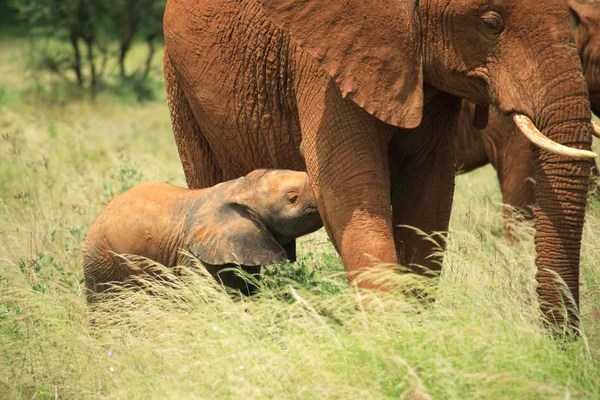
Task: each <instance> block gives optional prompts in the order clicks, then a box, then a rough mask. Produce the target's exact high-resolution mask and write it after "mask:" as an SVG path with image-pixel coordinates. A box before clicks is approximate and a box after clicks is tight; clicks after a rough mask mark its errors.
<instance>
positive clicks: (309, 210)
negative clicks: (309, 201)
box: [303, 206, 319, 216]
mask: <svg viewBox="0 0 600 400" xmlns="http://www.w3.org/2000/svg"><path fill="white" fill-rule="evenodd" d="M303 214H304V215H306V216H313V215H318V214H319V210H317V207H316V206H308V207H305V208H304V210H303Z"/></svg>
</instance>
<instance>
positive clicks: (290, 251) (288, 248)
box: [283, 240, 296, 262]
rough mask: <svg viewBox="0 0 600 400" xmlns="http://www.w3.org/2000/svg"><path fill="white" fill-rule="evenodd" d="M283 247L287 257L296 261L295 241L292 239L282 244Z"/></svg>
mask: <svg viewBox="0 0 600 400" xmlns="http://www.w3.org/2000/svg"><path fill="white" fill-rule="evenodd" d="M283 249H284V250H285V254H286V255H287V259H288V260H290V261H293V262H296V241H295V240H292V241H291V242H289V243H288V244H286V245H285V246H283Z"/></svg>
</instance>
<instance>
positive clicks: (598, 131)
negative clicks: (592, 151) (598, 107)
mask: <svg viewBox="0 0 600 400" xmlns="http://www.w3.org/2000/svg"><path fill="white" fill-rule="evenodd" d="M592 128H594V129H592V135H594V136H596V137H597V138H600V124H599V123H597V122H595V121H592Z"/></svg>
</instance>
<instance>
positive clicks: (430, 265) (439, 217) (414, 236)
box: [390, 93, 460, 276]
mask: <svg viewBox="0 0 600 400" xmlns="http://www.w3.org/2000/svg"><path fill="white" fill-rule="evenodd" d="M438 102H439V103H438ZM459 105H460V101H459V100H458V99H457V98H454V97H453V96H450V95H446V94H442V93H440V94H438V95H437V96H435V97H434V99H430V100H429V102H428V103H427V105H426V108H425V111H426V113H425V115H427V117H428V119H427V120H424V121H423V123H422V124H421V126H419V127H418V128H417V129H413V130H410V131H406V130H399V131H398V133H397V134H396V137H395V138H394V140H393V141H392V143H391V145H390V171H391V185H392V187H391V194H392V208H393V223H394V242H395V246H396V252H397V257H398V262H399V263H400V264H401V265H403V266H404V267H406V268H409V269H410V270H411V271H412V272H414V273H417V274H420V275H428V276H437V275H439V273H440V272H441V268H442V258H443V257H442V252H443V250H444V249H445V246H446V232H447V231H448V225H449V223H450V211H451V209H452V200H453V195H454V180H455V129H456V123H455V120H456V116H457V113H458V110H459ZM430 109H432V110H435V112H430V113H427V111H428V110H430ZM431 239H433V240H431Z"/></svg>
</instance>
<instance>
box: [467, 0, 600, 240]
mask: <svg viewBox="0 0 600 400" xmlns="http://www.w3.org/2000/svg"><path fill="white" fill-rule="evenodd" d="M568 5H569V9H570V12H571V14H572V18H573V19H572V20H573V28H574V33H575V38H576V42H577V50H578V53H579V57H580V58H581V62H582V66H583V72H584V76H585V79H586V81H587V84H588V90H589V95H590V103H591V107H592V111H593V112H594V113H595V114H596V115H600V0H569V1H568ZM475 110H476V106H475V105H474V104H473V103H470V102H469V101H463V106H462V110H461V117H460V119H459V128H458V132H457V134H456V171H457V173H466V172H470V171H473V170H474V169H477V168H479V167H482V166H484V165H487V164H489V163H491V164H492V166H493V167H494V168H495V169H496V172H497V175H498V180H499V182H500V188H501V191H502V201H503V203H504V204H505V205H507V206H508V207H505V209H504V233H505V237H506V238H507V239H509V240H511V239H512V238H513V237H514V232H513V229H512V226H513V224H512V222H513V217H515V216H516V217H523V218H526V219H528V218H530V217H532V216H533V214H532V213H533V207H534V203H535V187H534V186H535V185H534V180H533V179H532V178H533V176H534V175H535V166H534V157H535V153H534V151H533V150H532V149H531V142H530V141H529V140H528V139H527V138H526V137H525V136H523V135H521V134H520V133H519V131H518V129H516V127H515V125H514V123H513V122H512V120H511V119H510V118H508V117H507V116H505V115H504V114H503V113H502V112H500V111H499V110H497V109H494V108H492V109H491V110H490V115H489V123H488V125H487V127H486V128H485V129H478V128H477V127H475V125H474V124H473V121H474V118H475ZM596 131H597V133H596V136H599V135H600V126H596ZM591 165H592V166H593V167H595V163H594V162H593V161H592V164H591ZM594 173H595V175H598V172H597V169H596V168H595V169H594ZM515 211H516V215H515V213H514V212H515Z"/></svg>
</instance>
